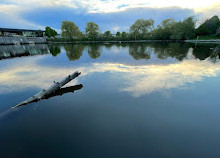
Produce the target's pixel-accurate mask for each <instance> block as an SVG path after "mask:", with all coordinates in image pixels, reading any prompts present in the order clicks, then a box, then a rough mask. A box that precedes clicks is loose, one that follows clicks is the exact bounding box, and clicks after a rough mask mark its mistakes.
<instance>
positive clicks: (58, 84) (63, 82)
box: [11, 72, 81, 109]
mask: <svg viewBox="0 0 220 158" xmlns="http://www.w3.org/2000/svg"><path fill="white" fill-rule="evenodd" d="M80 74H81V72H74V73H73V74H71V75H69V76H66V77H65V78H64V79H62V80H61V81H60V82H55V81H54V83H53V84H52V85H51V86H50V87H49V88H48V89H46V90H45V89H43V90H42V91H40V92H39V93H37V94H36V95H34V96H32V97H31V98H29V99H27V100H25V101H23V102H21V103H19V104H17V105H16V106H14V107H11V108H12V109H15V108H17V107H19V106H22V105H26V104H28V103H31V102H35V101H38V100H41V99H42V98H43V97H44V96H47V95H49V94H51V93H53V92H55V91H57V90H59V89H61V87H63V86H64V85H66V84H67V83H69V82H70V81H72V80H73V79H74V78H76V77H78V76H79V75H80Z"/></svg>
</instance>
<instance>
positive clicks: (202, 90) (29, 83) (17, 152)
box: [0, 43, 220, 158]
mask: <svg viewBox="0 0 220 158" xmlns="http://www.w3.org/2000/svg"><path fill="white" fill-rule="evenodd" d="M219 55H220V49H219V45H214V44H186V43H138V44H137V43H136V44H132V43H130V44H125V43H121V44H109V43H105V44H65V45H56V44H50V45H28V46H1V47H0V59H1V60H0V100H1V103H0V105H1V106H0V128H1V130H0V155H1V157H4V158H7V157H12V158H14V157H31V158H32V157H36V158H38V157H77V158H78V157H82V158H88V157H89V158H98V157H100V158H103V157H105V158H107V157H120V158H122V157H126V158H128V157H132V158H136V157H140V158H142V157H143V158H146V157H219V156H220V152H219V146H220V135H219V133H220V126H219V123H220V115H219V114H220V104H219V94H220V88H219V87H220V62H219ZM75 71H79V72H81V73H82V74H81V75H80V76H79V77H78V78H76V79H74V80H73V81H71V82H70V83H68V85H66V86H65V87H66V88H65V89H64V90H63V91H62V93H59V94H55V95H52V96H50V97H49V98H47V99H44V100H41V101H39V102H34V103H31V104H27V105H25V106H22V107H19V108H17V109H14V110H11V109H10V107H12V106H15V105H16V104H18V103H20V102H22V101H24V100H26V99H27V98H29V97H31V96H33V95H35V94H36V93H38V92H39V91H40V90H41V89H43V88H48V87H49V86H50V85H51V84H52V83H53V81H59V80H61V79H62V78H64V77H65V76H67V75H69V74H71V73H73V72H75Z"/></svg>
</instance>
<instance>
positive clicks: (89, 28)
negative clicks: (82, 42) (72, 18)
mask: <svg viewBox="0 0 220 158" xmlns="http://www.w3.org/2000/svg"><path fill="white" fill-rule="evenodd" d="M85 32H86V34H87V35H88V37H89V38H91V39H92V40H95V39H96V38H97V37H98V34H99V26H98V25H97V24H96V23H94V22H88V23H87V24H86V28H85Z"/></svg>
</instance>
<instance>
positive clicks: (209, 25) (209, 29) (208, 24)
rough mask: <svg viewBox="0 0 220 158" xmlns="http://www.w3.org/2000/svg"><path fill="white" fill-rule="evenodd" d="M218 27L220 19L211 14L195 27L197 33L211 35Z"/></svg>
mask: <svg viewBox="0 0 220 158" xmlns="http://www.w3.org/2000/svg"><path fill="white" fill-rule="evenodd" d="M219 27H220V20H219V18H218V16H213V17H212V18H211V19H208V20H206V21H205V22H204V23H203V24H201V25H200V26H199V27H198V28H197V29H196V34H197V35H199V36H200V35H211V34H215V33H216V30H217V29H218V28H219Z"/></svg>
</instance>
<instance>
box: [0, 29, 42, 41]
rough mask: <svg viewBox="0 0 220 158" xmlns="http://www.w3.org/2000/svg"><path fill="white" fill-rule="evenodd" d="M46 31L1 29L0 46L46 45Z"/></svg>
mask: <svg viewBox="0 0 220 158" xmlns="http://www.w3.org/2000/svg"><path fill="white" fill-rule="evenodd" d="M45 42H46V38H45V37H44V31H41V30H24V29H8V28H0V44H31V43H45Z"/></svg>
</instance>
